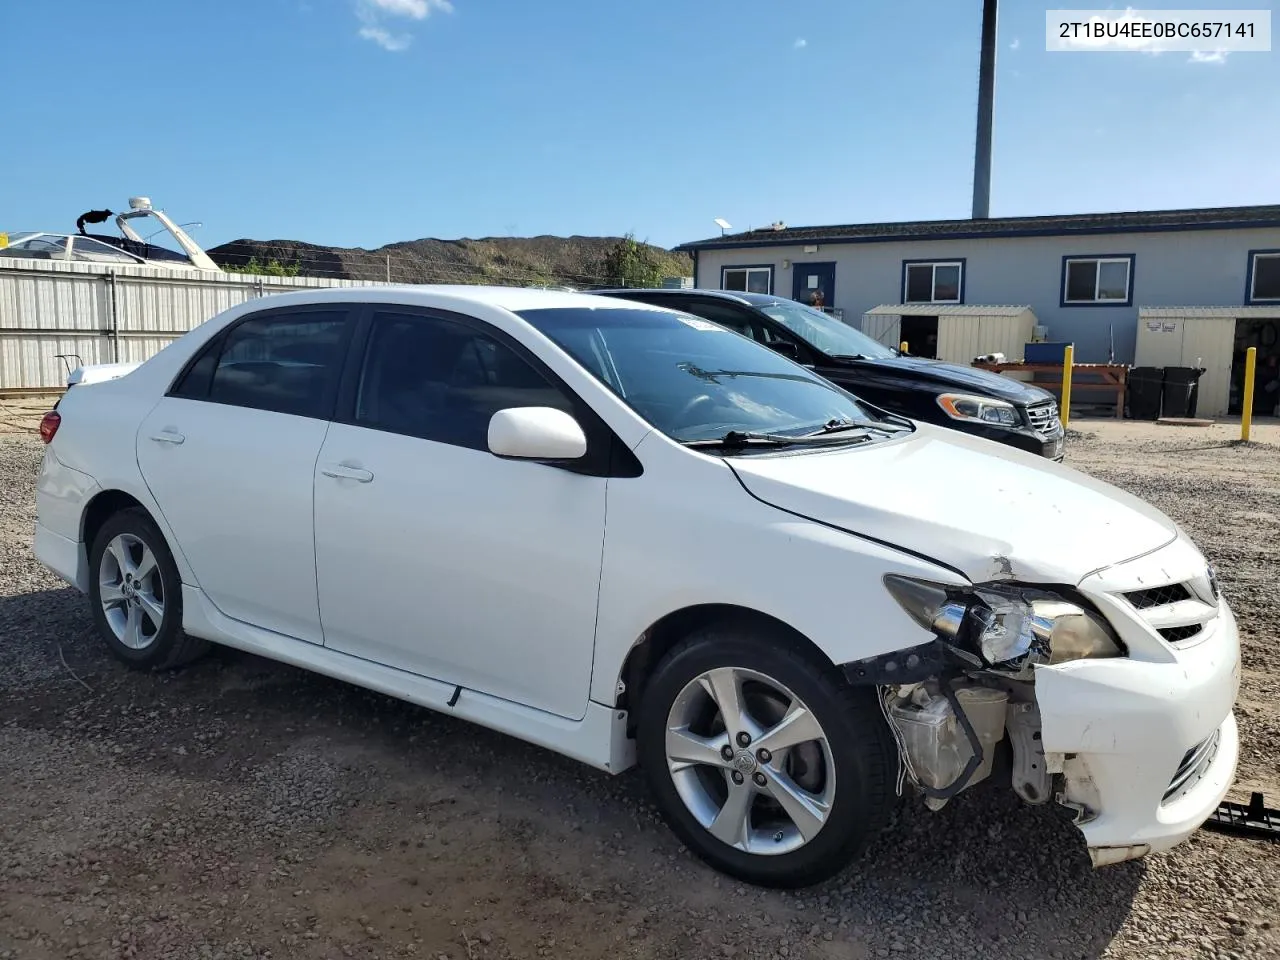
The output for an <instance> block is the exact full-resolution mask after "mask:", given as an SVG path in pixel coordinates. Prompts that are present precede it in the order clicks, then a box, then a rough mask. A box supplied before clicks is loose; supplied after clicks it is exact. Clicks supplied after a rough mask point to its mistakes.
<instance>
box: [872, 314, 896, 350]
mask: <svg viewBox="0 0 1280 960" xmlns="http://www.w3.org/2000/svg"><path fill="white" fill-rule="evenodd" d="M901 331H902V318H901V317H895V316H893V315H892V314H883V313H868V314H867V315H866V316H864V317H863V318H862V332H863V333H865V334H866V335H867V336H868V337H871V339H873V340H875V341H877V342H878V343H883V344H884V345H885V346H886V347H896V346H898V344H900V343H902V332H901Z"/></svg>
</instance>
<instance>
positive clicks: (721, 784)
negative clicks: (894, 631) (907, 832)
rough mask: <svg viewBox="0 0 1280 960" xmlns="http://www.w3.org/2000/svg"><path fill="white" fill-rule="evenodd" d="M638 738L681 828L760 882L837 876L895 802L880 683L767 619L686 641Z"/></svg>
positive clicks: (653, 781)
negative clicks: (848, 673)
mask: <svg viewBox="0 0 1280 960" xmlns="http://www.w3.org/2000/svg"><path fill="white" fill-rule="evenodd" d="M637 739H638V747H639V754H640V763H641V765H642V766H643V767H644V770H645V773H646V776H647V777H648V779H649V783H650V785H651V787H652V789H653V792H654V794H655V798H656V800H657V803H658V806H659V808H660V809H661V811H662V813H663V815H664V817H665V818H666V820H667V822H668V823H669V824H670V825H671V828H672V830H673V831H674V832H675V833H676V834H677V835H678V836H679V837H680V839H681V840H683V841H684V843H685V844H686V846H688V847H689V849H690V850H692V851H693V852H694V853H696V854H697V855H698V856H700V857H701V858H702V859H704V860H706V861H707V862H708V863H710V864H711V865H712V866H714V867H716V868H717V869H719V870H721V871H724V872H725V873H728V874H731V875H732V876H735V877H738V878H739V879H742V880H745V881H747V882H749V883H756V884H761V885H764V886H773V887H798V886H805V885H808V884H812V883H817V882H819V881H821V880H824V879H826V878H828V877H830V876H832V875H833V874H835V873H837V872H839V871H840V870H841V869H842V868H843V867H844V866H845V865H846V864H848V862H849V861H850V860H851V859H852V857H853V856H854V854H855V853H856V852H857V851H858V849H859V848H860V847H861V846H862V845H863V843H864V842H865V841H866V840H867V839H868V838H869V837H870V836H872V835H873V834H874V833H875V832H876V831H877V830H878V829H879V827H880V825H881V824H882V823H883V822H884V820H885V818H886V817H887V816H888V813H889V810H890V809H891V806H892V803H893V791H892V782H891V777H892V771H893V770H894V764H895V763H896V757H895V754H894V749H895V748H894V746H893V741H892V739H891V737H890V735H889V731H888V729H887V727H886V726H885V723H884V718H883V716H882V715H881V714H880V710H879V706H878V704H877V703H876V700H875V695H874V691H873V690H871V689H855V688H851V687H849V686H848V685H847V684H846V683H845V681H844V678H843V677H842V676H841V675H840V673H839V672H838V671H837V670H836V669H835V668H834V667H832V666H831V664H830V663H826V662H824V661H823V660H822V659H821V657H820V656H819V655H818V654H817V653H816V652H815V653H809V652H807V650H806V649H805V648H804V647H802V646H801V645H800V643H799V642H798V641H797V640H796V639H795V638H794V637H792V636H790V635H788V634H786V633H784V632H783V631H782V630H781V628H773V627H771V626H770V625H766V624H757V623H751V622H749V621H748V622H742V623H737V624H724V625H719V626H713V627H707V628H704V629H702V630H699V631H697V632H696V633H694V634H692V635H690V636H689V637H688V638H686V640H684V641H683V642H682V643H680V644H679V645H677V646H676V647H675V648H674V649H673V650H672V651H671V652H670V653H668V654H667V656H666V657H665V658H664V659H663V660H662V662H661V663H659V664H658V666H657V668H656V669H655V670H654V672H653V674H652V676H651V677H650V678H649V680H648V683H647V684H646V686H645V688H644V691H643V694H642V700H641V703H640V704H639V722H638V727H637Z"/></svg>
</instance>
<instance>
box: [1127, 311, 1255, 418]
mask: <svg viewBox="0 0 1280 960" xmlns="http://www.w3.org/2000/svg"><path fill="white" fill-rule="evenodd" d="M1235 334H1236V318H1235V317H1218V316H1182V317H1179V316H1156V317H1142V318H1140V319H1139V320H1138V338H1137V346H1136V349H1135V351H1134V366H1138V367H1196V366H1199V367H1204V368H1205V372H1204V375H1203V376H1202V377H1201V378H1200V389H1199V399H1198V400H1197V402H1196V415H1197V416H1202V417H1222V416H1226V413H1227V404H1228V402H1229V400H1230V395H1231V355H1232V350H1233V344H1234V342H1235Z"/></svg>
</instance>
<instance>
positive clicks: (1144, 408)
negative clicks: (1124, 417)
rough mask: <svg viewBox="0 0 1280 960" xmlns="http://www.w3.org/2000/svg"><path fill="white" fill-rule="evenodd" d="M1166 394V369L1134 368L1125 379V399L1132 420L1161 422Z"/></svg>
mask: <svg viewBox="0 0 1280 960" xmlns="http://www.w3.org/2000/svg"><path fill="white" fill-rule="evenodd" d="M1163 393H1164V367H1134V368H1133V369H1132V370H1130V371H1129V375H1128V376H1127V377H1125V399H1126V400H1127V401H1128V404H1129V418H1130V419H1131V420H1159V419H1160V398H1161V396H1162V394H1163Z"/></svg>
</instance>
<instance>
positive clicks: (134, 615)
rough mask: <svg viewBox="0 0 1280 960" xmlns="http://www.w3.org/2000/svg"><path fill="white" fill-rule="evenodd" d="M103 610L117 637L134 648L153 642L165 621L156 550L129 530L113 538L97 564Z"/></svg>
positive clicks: (162, 588)
mask: <svg viewBox="0 0 1280 960" xmlns="http://www.w3.org/2000/svg"><path fill="white" fill-rule="evenodd" d="M98 588H99V597H100V602H101V604H102V612H103V614H104V615H105V616H106V620H107V625H108V626H109V627H110V628H111V631H112V633H114V634H115V636H116V639H117V640H119V641H120V642H121V643H122V644H124V645H125V646H126V647H128V648H129V649H131V650H143V649H145V648H146V647H148V646H150V645H151V644H152V643H153V642H154V641H155V638H156V636H157V634H158V633H159V632H160V627H161V625H162V624H163V623H164V600H165V598H164V584H163V582H162V580H161V577H160V568H159V566H158V565H157V563H156V558H155V554H153V553H152V552H151V548H150V547H148V546H147V545H146V544H145V543H143V541H142V540H141V539H139V538H138V537H136V536H134V535H133V534H130V533H121V534H119V535H117V536H116V537H114V538H112V540H111V542H110V543H108V544H107V548H106V550H104V551H103V553H102V560H101V562H100V563H99V565H98Z"/></svg>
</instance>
